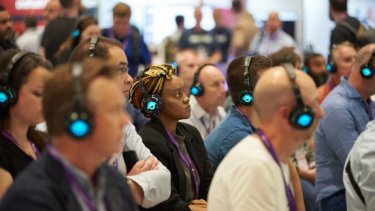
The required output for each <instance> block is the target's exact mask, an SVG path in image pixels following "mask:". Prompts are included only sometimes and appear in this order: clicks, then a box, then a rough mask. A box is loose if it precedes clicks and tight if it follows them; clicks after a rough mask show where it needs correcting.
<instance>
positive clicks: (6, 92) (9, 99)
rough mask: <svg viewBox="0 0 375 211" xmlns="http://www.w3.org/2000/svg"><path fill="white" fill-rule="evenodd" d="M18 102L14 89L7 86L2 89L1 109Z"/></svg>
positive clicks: (0, 96) (0, 95)
mask: <svg viewBox="0 0 375 211" xmlns="http://www.w3.org/2000/svg"><path fill="white" fill-rule="evenodd" d="M16 101H17V95H16V92H15V91H14V89H12V88H9V87H5V86H4V87H2V88H1V89H0V107H3V108H4V107H6V106H10V105H14V104H15V103H16Z"/></svg>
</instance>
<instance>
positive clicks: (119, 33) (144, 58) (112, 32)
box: [102, 2, 152, 78]
mask: <svg viewBox="0 0 375 211" xmlns="http://www.w3.org/2000/svg"><path fill="white" fill-rule="evenodd" d="M130 17H131V9H130V7H129V5H127V4H125V3H122V2H120V3H118V4H116V6H115V7H114V8H113V26H112V27H111V28H107V29H104V30H103V31H102V34H103V36H105V37H110V38H112V39H116V40H118V41H120V42H121V43H122V47H123V49H124V51H125V54H126V56H127V57H128V62H129V64H128V66H129V75H131V76H132V77H133V78H134V77H135V76H137V74H138V67H139V65H144V66H148V65H150V64H151V59H152V58H151V53H150V51H149V50H148V48H147V45H146V43H145V41H144V40H143V37H142V36H141V34H140V32H139V30H138V29H137V28H136V27H135V26H132V25H131V24H130Z"/></svg>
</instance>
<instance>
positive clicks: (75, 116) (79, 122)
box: [66, 112, 93, 139]
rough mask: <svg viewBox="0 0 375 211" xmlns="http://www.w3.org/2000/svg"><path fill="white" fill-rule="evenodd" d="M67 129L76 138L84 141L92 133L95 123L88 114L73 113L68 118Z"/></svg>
mask: <svg viewBox="0 0 375 211" xmlns="http://www.w3.org/2000/svg"><path fill="white" fill-rule="evenodd" d="M66 128H67V129H68V132H69V133H70V135H72V136H73V137H74V138H76V139H82V138H85V137H87V135H89V134H90V132H91V131H92V128H93V121H92V119H91V117H90V116H89V115H88V114H87V113H86V112H72V113H71V114H70V115H69V116H68V119H67V122H66Z"/></svg>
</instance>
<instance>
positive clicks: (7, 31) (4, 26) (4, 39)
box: [0, 4, 17, 55]
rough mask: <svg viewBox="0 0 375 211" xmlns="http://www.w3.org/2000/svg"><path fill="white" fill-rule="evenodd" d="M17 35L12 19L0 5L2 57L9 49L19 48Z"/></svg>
mask: <svg viewBox="0 0 375 211" xmlns="http://www.w3.org/2000/svg"><path fill="white" fill-rule="evenodd" d="M15 35H16V32H15V31H14V29H13V20H12V17H11V16H10V14H9V12H8V11H7V10H6V9H5V7H4V6H3V5H1V4H0V55H1V54H2V53H3V52H4V51H6V50H7V49H11V48H17V45H16V40H15Z"/></svg>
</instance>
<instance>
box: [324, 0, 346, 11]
mask: <svg viewBox="0 0 375 211" xmlns="http://www.w3.org/2000/svg"><path fill="white" fill-rule="evenodd" d="M329 5H330V6H331V7H332V8H333V9H334V10H336V11H338V12H346V11H347V10H348V1H347V0H329Z"/></svg>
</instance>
